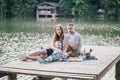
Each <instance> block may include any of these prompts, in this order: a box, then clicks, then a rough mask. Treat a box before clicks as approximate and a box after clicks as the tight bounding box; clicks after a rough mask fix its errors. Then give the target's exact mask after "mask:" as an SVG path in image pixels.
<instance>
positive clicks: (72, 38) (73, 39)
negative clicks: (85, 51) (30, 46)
mask: <svg viewBox="0 0 120 80" xmlns="http://www.w3.org/2000/svg"><path fill="white" fill-rule="evenodd" d="M66 36H67V37H68V40H69V42H70V43H71V44H77V46H78V48H77V52H78V53H80V52H81V48H82V37H81V35H80V34H79V33H77V32H75V33H74V34H69V33H68V34H66Z"/></svg>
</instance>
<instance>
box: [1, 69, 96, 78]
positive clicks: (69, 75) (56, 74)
mask: <svg viewBox="0 0 120 80" xmlns="http://www.w3.org/2000/svg"><path fill="white" fill-rule="evenodd" d="M0 71H1V72H4V73H8V74H9V73H13V74H30V75H38V76H42V75H44V76H53V77H62V78H74V79H85V80H94V79H95V76H96V75H86V74H72V73H64V72H48V71H42V70H27V69H15V68H3V67H1V68H0Z"/></svg>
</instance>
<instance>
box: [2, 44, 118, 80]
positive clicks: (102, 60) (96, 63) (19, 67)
mask: <svg viewBox="0 0 120 80" xmlns="http://www.w3.org/2000/svg"><path fill="white" fill-rule="evenodd" d="M85 48H92V49H93V53H92V54H93V55H96V57H97V58H98V60H90V61H83V62H54V63H50V64H39V63H38V62H37V61H34V62H30V61H26V62H23V61H14V62H10V63H8V64H5V65H2V66H1V67H0V71H2V72H9V73H16V74H31V75H46V76H56V77H66V78H77V79H85V80H100V79H101V78H102V77H103V76H104V75H105V74H106V72H107V71H108V70H109V69H110V68H111V67H112V66H113V65H115V64H116V63H117V62H118V61H119V60H120V47H106V46H85Z"/></svg>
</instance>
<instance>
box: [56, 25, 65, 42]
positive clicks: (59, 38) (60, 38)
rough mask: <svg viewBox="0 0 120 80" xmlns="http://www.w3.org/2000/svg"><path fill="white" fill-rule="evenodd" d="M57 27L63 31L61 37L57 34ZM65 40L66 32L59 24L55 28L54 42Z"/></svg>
mask: <svg viewBox="0 0 120 80" xmlns="http://www.w3.org/2000/svg"><path fill="white" fill-rule="evenodd" d="M57 27H60V30H61V34H60V36H59V35H58V34H57V32H56V28H57ZM63 39H64V31H63V28H62V25H61V24H57V25H56V26H55V28H54V41H61V42H63Z"/></svg>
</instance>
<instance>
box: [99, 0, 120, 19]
mask: <svg viewBox="0 0 120 80" xmlns="http://www.w3.org/2000/svg"><path fill="white" fill-rule="evenodd" d="M101 5H102V7H103V9H104V11H105V16H106V18H108V19H115V20H118V19H119V16H120V0H101Z"/></svg>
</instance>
